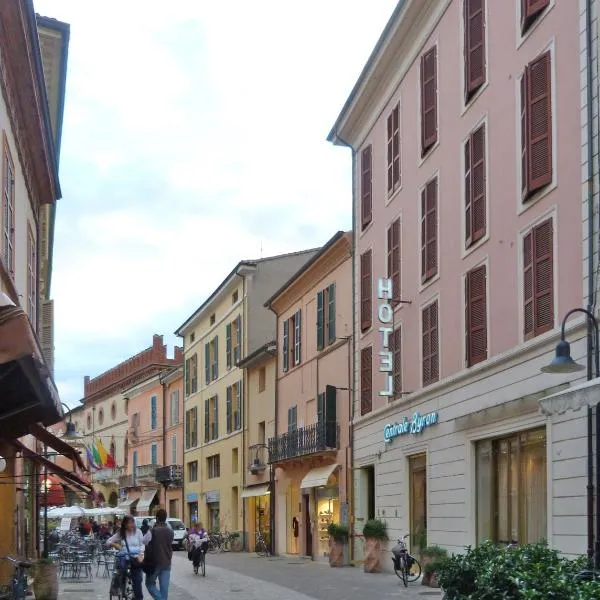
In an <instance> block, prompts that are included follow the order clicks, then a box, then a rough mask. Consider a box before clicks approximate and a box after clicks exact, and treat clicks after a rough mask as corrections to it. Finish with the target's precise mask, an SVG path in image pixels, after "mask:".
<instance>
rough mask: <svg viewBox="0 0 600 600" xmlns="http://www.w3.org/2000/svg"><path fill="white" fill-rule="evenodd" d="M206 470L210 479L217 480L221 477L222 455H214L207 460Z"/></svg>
mask: <svg viewBox="0 0 600 600" xmlns="http://www.w3.org/2000/svg"><path fill="white" fill-rule="evenodd" d="M206 470H207V472H208V478H209V479H215V478H216V477H220V476H221V455H220V454H214V455H213V456H209V457H208V458H207V459H206Z"/></svg>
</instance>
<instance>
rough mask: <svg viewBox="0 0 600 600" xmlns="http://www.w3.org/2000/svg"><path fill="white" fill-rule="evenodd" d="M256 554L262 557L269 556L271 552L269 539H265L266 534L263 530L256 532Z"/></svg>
mask: <svg viewBox="0 0 600 600" xmlns="http://www.w3.org/2000/svg"><path fill="white" fill-rule="evenodd" d="M255 550H256V554H258V556H260V557H265V556H269V554H270V553H271V552H270V550H269V546H268V544H267V541H266V540H265V536H264V535H263V534H262V531H257V532H256V548H255Z"/></svg>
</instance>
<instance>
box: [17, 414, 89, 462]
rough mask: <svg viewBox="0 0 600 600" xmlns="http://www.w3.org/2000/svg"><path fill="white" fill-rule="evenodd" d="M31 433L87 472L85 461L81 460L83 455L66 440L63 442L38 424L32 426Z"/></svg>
mask: <svg viewBox="0 0 600 600" xmlns="http://www.w3.org/2000/svg"><path fill="white" fill-rule="evenodd" d="M29 431H30V433H31V435H33V436H34V437H36V438H37V439H38V440H40V442H42V443H44V444H46V445H47V446H50V447H51V448H54V449H55V450H56V451H57V452H58V453H59V454H62V455H63V456H66V457H67V458H70V459H71V460H74V461H75V462H76V463H77V466H78V467H79V468H80V469H82V470H84V471H85V470H86V467H85V465H84V464H83V460H82V459H81V455H80V454H79V452H78V451H77V450H76V449H75V448H73V446H71V445H70V444H68V443H67V442H65V441H64V440H61V439H60V438H59V437H56V436H55V435H54V434H52V433H50V432H49V431H48V430H47V429H45V428H44V427H42V426H41V425H38V424H37V423H34V424H33V425H30V426H29Z"/></svg>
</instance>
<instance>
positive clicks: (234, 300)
mask: <svg viewBox="0 0 600 600" xmlns="http://www.w3.org/2000/svg"><path fill="white" fill-rule="evenodd" d="M237 301H238V291H237V290H235V292H233V294H232V295H231V304H235V303H236V302H237Z"/></svg>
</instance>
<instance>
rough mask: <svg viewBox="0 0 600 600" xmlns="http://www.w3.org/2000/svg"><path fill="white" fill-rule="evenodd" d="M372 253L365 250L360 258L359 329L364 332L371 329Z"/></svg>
mask: <svg viewBox="0 0 600 600" xmlns="http://www.w3.org/2000/svg"><path fill="white" fill-rule="evenodd" d="M371 260H372V251H371V250H367V251H366V252H365V253H364V254H362V255H361V257H360V329H361V331H366V330H367V329H369V328H370V327H371V322H372V318H373V315H372V312H373V309H372V305H371V294H372V288H373V282H372V277H371Z"/></svg>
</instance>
